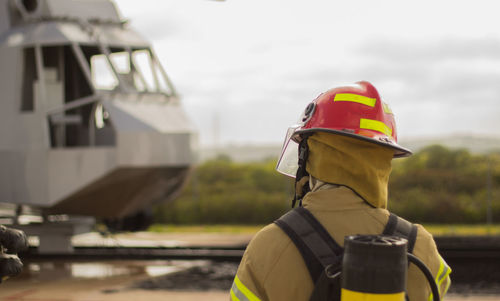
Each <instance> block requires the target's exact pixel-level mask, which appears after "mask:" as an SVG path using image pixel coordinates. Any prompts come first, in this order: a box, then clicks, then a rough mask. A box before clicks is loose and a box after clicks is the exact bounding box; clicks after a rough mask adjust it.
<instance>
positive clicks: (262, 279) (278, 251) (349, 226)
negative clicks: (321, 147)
mask: <svg viewBox="0 0 500 301" xmlns="http://www.w3.org/2000/svg"><path fill="white" fill-rule="evenodd" d="M303 206H304V207H305V208H307V209H308V210H309V211H310V212H311V213H312V214H313V215H314V216H315V217H316V218H317V219H318V220H319V221H320V222H321V224H322V225H323V226H324V227H325V228H326V229H327V230H328V231H329V233H330V235H331V236H332V237H333V238H334V239H335V241H336V242H337V243H338V244H339V245H341V246H343V244H344V237H345V236H347V235H355V234H381V233H382V231H383V229H384V227H385V225H386V223H387V220H388V218H389V211H387V210H385V209H381V208H374V207H372V206H370V205H369V204H368V203H366V202H365V201H364V200H363V199H361V198H360V197H359V196H358V195H356V194H355V193H354V192H353V191H352V190H351V189H349V188H347V187H344V186H340V187H335V188H329V189H325V190H318V191H315V192H310V193H308V194H307V195H306V196H305V197H304V199H303ZM413 254H414V255H415V256H417V257H418V258H420V259H421V260H422V261H423V262H424V263H425V264H426V265H427V266H428V267H429V269H430V271H431V272H432V275H433V277H434V278H435V279H436V282H437V283H438V284H439V288H440V292H441V293H440V294H441V295H444V294H445V293H446V291H447V289H448V287H449V284H450V278H449V273H450V272H451V269H450V268H449V267H448V266H447V265H446V263H445V262H444V260H443V259H442V258H441V256H440V255H439V253H438V251H437V248H436V245H435V243H434V240H433V238H432V235H431V234H429V232H427V231H426V230H425V229H424V228H423V227H422V226H421V225H418V233H417V240H416V243H415V248H414V251H413ZM313 287H314V285H313V282H312V280H311V277H310V275H309V272H308V269H307V267H306V265H305V263H304V261H303V259H302V256H301V255H300V253H299V251H298V250H297V248H296V247H295V245H294V244H293V242H292V241H291V240H290V239H289V238H288V236H287V235H286V234H285V233H284V232H283V231H282V230H281V229H280V228H279V227H278V226H276V225H275V224H270V225H268V226H266V227H265V228H263V229H262V230H261V231H260V232H259V233H257V234H256V235H255V236H254V238H253V239H252V241H251V242H250V244H249V245H248V247H247V249H246V251H245V254H244V256H243V259H242V261H241V263H240V266H239V268H238V272H237V275H236V277H235V281H234V283H233V287H232V289H231V300H240V301H246V300H262V301H268V300H269V301H292V300H297V301H305V300H309V298H310V295H311V293H312V290H313ZM407 292H408V294H409V298H410V300H411V301H427V300H429V297H430V294H431V291H430V288H429V285H428V284H427V281H426V280H425V277H424V276H423V274H422V273H421V272H420V271H419V270H418V269H417V268H416V267H415V266H414V265H413V264H412V265H410V267H409V271H408V283H407Z"/></svg>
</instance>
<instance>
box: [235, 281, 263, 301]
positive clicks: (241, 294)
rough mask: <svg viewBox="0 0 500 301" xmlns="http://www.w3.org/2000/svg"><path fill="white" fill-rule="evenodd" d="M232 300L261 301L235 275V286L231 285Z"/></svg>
mask: <svg viewBox="0 0 500 301" xmlns="http://www.w3.org/2000/svg"><path fill="white" fill-rule="evenodd" d="M231 300H232V301H260V299H259V298H257V296H255V295H254V293H252V292H251V291H250V290H249V289H248V288H247V287H246V286H245V285H243V283H242V282H241V281H240V279H239V278H238V275H236V277H234V282H233V286H232V287H231Z"/></svg>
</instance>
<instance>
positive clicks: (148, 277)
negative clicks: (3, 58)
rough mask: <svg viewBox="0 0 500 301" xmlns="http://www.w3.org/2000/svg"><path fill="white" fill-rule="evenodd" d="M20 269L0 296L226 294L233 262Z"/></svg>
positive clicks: (162, 241)
mask: <svg viewBox="0 0 500 301" xmlns="http://www.w3.org/2000/svg"><path fill="white" fill-rule="evenodd" d="M250 237H251V236H249V235H231V234H228V235H226V234H223V235H221V234H190V235H186V234H171V233H170V234H168V235H167V234H155V233H144V232H143V233H133V234H128V235H120V236H113V237H101V236H98V235H96V234H92V233H90V234H87V235H85V236H79V237H76V238H75V240H76V244H77V245H89V244H92V245H96V244H97V245H103V246H106V245H107V246H109V245H112V246H117V245H122V246H138V245H139V246H140V245H147V246H152V245H157V246H195V245H198V246H206V245H219V246H232V245H236V244H245V243H246V242H248V240H249V239H250ZM24 263H25V268H24V270H23V273H22V274H21V275H20V276H18V277H15V278H13V279H9V280H7V281H6V282H4V283H2V284H1V285H0V301H3V300H5V301H8V300H10V301H13V300H24V301H115V300H116V301H118V300H120V301H138V300H148V301H156V300H169V301H191V300H193V301H194V300H197V301H198V300H204V301H215V300H228V299H229V294H228V291H229V288H230V286H231V284H232V280H233V277H234V274H235V273H236V269H237V266H238V264H237V263H226V262H211V261H207V260H197V261H187V260H156V261H152V260H150V261H144V260H110V261H77V262H75V261H73V262H69V261H64V260H50V261H25V262H24ZM445 300H450V301H464V300H468V301H494V300H495V301H496V300H498V301H500V285H496V284H492V283H481V282H479V283H466V284H463V283H462V284H460V283H454V285H452V288H451V293H450V294H449V295H448V296H447V298H446V299H445Z"/></svg>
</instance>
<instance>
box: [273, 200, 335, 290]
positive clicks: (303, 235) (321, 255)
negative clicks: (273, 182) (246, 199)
mask: <svg viewBox="0 0 500 301" xmlns="http://www.w3.org/2000/svg"><path fill="white" fill-rule="evenodd" d="M275 224H276V225H278V226H279V227H280V228H281V229H282V230H283V231H284V232H285V233H286V234H288V236H289V237H290V239H291V240H292V241H293V243H294V244H295V246H296V247H297V249H298V250H299V252H300V253H301V255H302V257H303V258H304V261H305V263H306V266H307V268H308V270H309V274H311V278H312V280H313V282H314V283H316V281H317V280H318V278H319V277H320V275H321V274H322V273H323V271H324V270H325V268H326V267H328V266H329V265H339V266H340V263H341V260H342V254H343V249H342V248H341V247H340V246H339V245H338V244H337V243H336V242H335V240H333V238H332V237H331V236H330V234H328V231H327V230H326V229H325V228H324V227H323V226H322V225H321V224H320V223H319V221H318V220H316V218H315V217H314V216H313V215H312V214H311V212H309V211H308V210H307V209H305V208H304V207H297V208H295V209H293V210H290V211H289V212H288V213H286V214H285V215H283V216H282V217H281V218H280V219H278V220H276V221H275Z"/></svg>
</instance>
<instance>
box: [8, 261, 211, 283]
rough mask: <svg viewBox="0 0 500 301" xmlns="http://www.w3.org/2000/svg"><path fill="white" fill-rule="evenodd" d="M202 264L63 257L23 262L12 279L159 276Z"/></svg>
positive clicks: (196, 262) (204, 262)
mask: <svg viewBox="0 0 500 301" xmlns="http://www.w3.org/2000/svg"><path fill="white" fill-rule="evenodd" d="M206 264H207V261H203V260H197V261H188V260H168V261H167V260H157V261H106V262H69V261H64V260H53V261H32V262H25V263H24V269H23V272H22V274H21V275H20V276H18V277H15V279H19V280H21V279H23V280H27V279H31V280H37V279H40V280H43V279H47V278H51V279H61V278H66V279H67V278H75V279H105V278H110V277H118V276H136V275H146V276H149V277H159V276H164V275H168V274H171V273H175V272H179V271H183V270H186V269H189V268H192V267H195V266H203V265H206Z"/></svg>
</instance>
